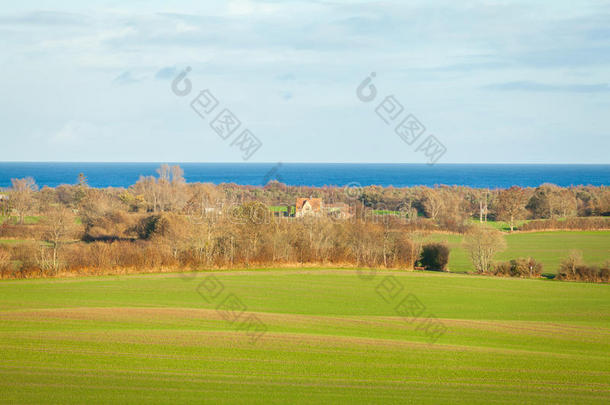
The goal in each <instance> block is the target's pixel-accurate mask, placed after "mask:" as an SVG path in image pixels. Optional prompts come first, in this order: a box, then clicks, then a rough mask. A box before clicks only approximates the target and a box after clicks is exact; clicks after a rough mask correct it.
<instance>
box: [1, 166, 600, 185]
mask: <svg viewBox="0 0 610 405" xmlns="http://www.w3.org/2000/svg"><path fill="white" fill-rule="evenodd" d="M163 163H167V164H170V165H179V166H181V167H182V169H183V170H184V177H185V179H186V181H187V182H189V183H196V182H202V183H213V184H222V183H235V184H238V185H250V186H263V185H265V184H267V183H268V182H269V181H271V180H276V181H279V182H281V183H284V184H287V185H292V186H310V187H323V186H345V185H349V184H357V185H359V186H371V185H376V186H382V187H389V186H393V187H413V186H435V185H449V186H468V187H475V188H508V187H511V186H521V187H537V186H539V185H541V184H544V183H552V184H556V185H558V186H562V187H568V186H578V185H591V186H606V185H609V184H610V164H599V163H598V164H592V163H579V164H573V163H553V164H549V163H442V164H441V163H439V164H435V165H428V164H420V163H371V162H366V163H347V162H341V163H339V162H334V163H293V162H291V163H277V162H267V163H263V162H257V163H243V162H241V163H237V162H215V163H209V162H208V163H203V162H51V161H48V162H43V161H37V162H33V161H32V162H17V161H14V162H8V161H3V162H0V187H3V188H6V187H10V184H11V179H12V178H23V177H32V178H34V180H35V181H36V183H37V184H38V185H39V186H40V187H43V186H48V187H56V186H58V185H61V184H75V183H76V180H77V178H78V175H79V174H80V173H83V174H84V175H85V176H86V177H87V179H88V183H89V185H90V186H91V187H96V188H105V187H125V188H126V187H129V186H130V185H132V184H134V183H135V182H136V181H137V180H138V179H139V178H140V177H141V176H154V175H156V169H157V168H158V167H159V166H160V165H161V164H163Z"/></svg>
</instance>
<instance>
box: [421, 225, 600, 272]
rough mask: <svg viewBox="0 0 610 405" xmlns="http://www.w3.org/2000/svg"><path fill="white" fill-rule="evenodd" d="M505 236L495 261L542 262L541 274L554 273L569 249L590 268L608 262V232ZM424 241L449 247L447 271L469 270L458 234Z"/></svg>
mask: <svg viewBox="0 0 610 405" xmlns="http://www.w3.org/2000/svg"><path fill="white" fill-rule="evenodd" d="M505 236H506V242H507V245H508V247H507V249H506V250H505V251H503V252H500V253H499V254H498V255H497V257H496V259H497V260H510V259H516V258H518V257H532V258H534V259H536V260H538V261H540V262H542V264H543V265H544V272H545V273H553V274H554V273H555V272H556V271H557V269H558V268H559V263H560V262H561V261H562V260H563V259H564V258H565V257H567V256H568V254H569V252H570V250H580V251H581V252H582V253H583V258H584V260H585V262H586V263H588V264H591V265H602V264H604V262H605V261H607V260H609V259H610V231H553V232H531V233H518V232H516V233H512V234H506V235H505ZM424 239H425V240H434V241H444V242H447V243H448V244H449V246H450V247H451V256H450V258H449V270H450V271H452V272H469V271H472V264H471V262H470V258H469V257H468V253H467V252H466V251H465V250H464V249H463V248H462V246H461V241H462V239H463V237H462V236H461V235H449V234H430V235H427V236H425V237H424Z"/></svg>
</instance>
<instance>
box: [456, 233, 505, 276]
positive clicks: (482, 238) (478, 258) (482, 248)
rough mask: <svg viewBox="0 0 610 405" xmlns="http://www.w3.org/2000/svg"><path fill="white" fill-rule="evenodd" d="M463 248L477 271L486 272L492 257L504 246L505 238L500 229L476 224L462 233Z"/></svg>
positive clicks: (491, 262) (491, 263)
mask: <svg viewBox="0 0 610 405" xmlns="http://www.w3.org/2000/svg"><path fill="white" fill-rule="evenodd" d="M463 245H464V248H465V249H466V250H467V251H468V253H469V254H470V259H471V260H472V264H473V265H474V268H475V270H476V271H477V272H478V273H486V272H488V271H490V270H491V269H492V267H493V257H494V255H495V254H496V253H498V252H500V251H502V250H504V249H505V248H506V240H505V239H504V236H503V235H502V233H501V232H500V231H497V230H495V229H492V228H489V227H487V226H476V227H473V228H472V229H470V230H469V231H468V232H467V233H466V235H464V242H463Z"/></svg>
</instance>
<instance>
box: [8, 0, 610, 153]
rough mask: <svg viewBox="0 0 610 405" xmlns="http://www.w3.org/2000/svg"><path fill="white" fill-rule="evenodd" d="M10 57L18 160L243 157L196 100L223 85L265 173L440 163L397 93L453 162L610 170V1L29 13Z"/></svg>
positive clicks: (11, 29)
mask: <svg viewBox="0 0 610 405" xmlns="http://www.w3.org/2000/svg"><path fill="white" fill-rule="evenodd" d="M0 47H1V49H2V52H0V89H2V97H0V107H1V108H0V121H1V123H2V127H1V129H0V131H1V135H0V160H4V161H8V160H10V161H20V160H27V161H38V160H44V161H194V162H224V161H236V162H237V161H241V155H240V153H239V151H238V150H236V149H235V148H234V147H231V146H230V142H231V141H230V140H229V141H225V140H223V139H221V138H220V137H219V136H218V135H217V134H216V133H215V132H214V131H213V130H212V129H211V128H210V127H209V125H208V124H209V120H208V121H205V120H202V119H201V118H200V117H199V116H197V115H196V114H195V113H194V112H193V110H192V109H191V108H190V106H189V103H190V100H191V99H192V98H193V97H192V96H193V95H194V94H195V92H196V91H197V92H198V91H199V90H203V89H210V91H211V92H212V93H213V94H214V95H215V96H216V97H217V98H218V100H219V101H220V105H221V106H222V107H226V108H229V109H230V110H231V111H233V112H234V114H235V115H236V116H237V117H238V118H239V119H240V121H241V122H242V126H243V127H247V128H248V129H250V130H251V131H252V133H254V134H255V135H256V136H257V137H258V138H259V139H260V140H261V141H262V143H263V146H262V148H261V149H260V150H259V151H258V152H257V153H256V154H255V155H254V156H253V157H252V158H251V160H250V161H254V162H277V161H282V162H391V163H424V162H425V161H426V160H425V156H423V155H422V153H421V152H416V151H415V148H414V147H413V146H409V145H407V144H405V143H404V142H403V141H402V140H401V139H400V138H399V137H398V136H397V135H396V134H395V133H394V132H393V129H392V127H389V126H387V125H386V124H384V122H383V121H382V120H381V119H380V118H379V117H378V116H377V115H376V114H375V107H376V104H378V103H377V101H380V100H381V99H382V98H383V97H385V96H389V95H394V96H395V98H396V99H397V100H398V101H400V103H401V104H402V105H403V106H404V108H405V113H411V114H414V115H415V116H416V117H417V118H418V119H419V120H420V121H421V122H422V123H423V124H424V125H425V127H426V129H427V133H428V134H434V135H435V136H436V137H437V138H438V139H439V140H441V141H442V142H443V144H444V145H445V146H446V148H447V153H446V154H445V155H444V156H443V158H442V161H441V162H445V163H450V162H454V163H463V162H470V163H485V162H491V163H610V161H609V158H608V155H609V153H608V151H610V84H609V83H610V2H607V1H605V2H604V1H581V2H573V1H460V2H456V1H354V0H351V1H339V0H334V1H291V0H282V1H270V0H267V1H245V0H240V1H210V0H206V1H183V2H177V1H174V2H169V1H129V2H127V1H122V2H119V1H86V2H83V1H23V2H11V3H5V4H3V6H2V10H1V11H0ZM187 66H190V67H191V68H192V70H191V72H190V74H189V79H190V80H191V82H192V85H193V89H194V90H193V94H192V95H190V96H188V97H178V96H176V95H174V94H173V93H172V91H171V87H170V85H171V82H172V80H173V78H174V77H175V76H176V75H177V74H178V73H179V72H180V71H182V70H183V69H184V68H185V67H187ZM371 72H375V73H376V78H375V80H374V84H375V87H376V88H377V89H378V92H379V96H378V100H376V101H375V102H373V103H363V102H361V101H360V100H359V99H358V98H357V97H356V88H357V87H358V85H359V84H360V83H361V82H362V80H363V79H364V78H366V77H367V75H369V74H370V73H371Z"/></svg>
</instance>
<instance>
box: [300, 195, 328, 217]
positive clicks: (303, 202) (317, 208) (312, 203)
mask: <svg viewBox="0 0 610 405" xmlns="http://www.w3.org/2000/svg"><path fill="white" fill-rule="evenodd" d="M320 215H322V199H321V198H311V197H310V198H297V203H296V212H295V215H294V216H295V217H297V218H302V217H309V216H311V217H317V216H320Z"/></svg>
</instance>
